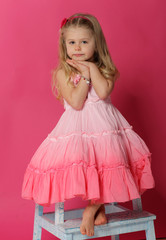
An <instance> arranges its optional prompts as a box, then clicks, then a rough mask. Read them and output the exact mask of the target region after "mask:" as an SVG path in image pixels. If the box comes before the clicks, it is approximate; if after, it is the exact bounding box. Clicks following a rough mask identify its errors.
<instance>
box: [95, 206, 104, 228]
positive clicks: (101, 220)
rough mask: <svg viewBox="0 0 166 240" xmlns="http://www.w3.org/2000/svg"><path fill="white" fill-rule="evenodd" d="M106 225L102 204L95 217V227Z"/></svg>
mask: <svg viewBox="0 0 166 240" xmlns="http://www.w3.org/2000/svg"><path fill="white" fill-rule="evenodd" d="M106 223H107V218H106V215H105V207H104V204H102V205H101V206H100V208H99V209H98V210H97V212H96V215H95V223H94V224H95V225H102V224H106Z"/></svg>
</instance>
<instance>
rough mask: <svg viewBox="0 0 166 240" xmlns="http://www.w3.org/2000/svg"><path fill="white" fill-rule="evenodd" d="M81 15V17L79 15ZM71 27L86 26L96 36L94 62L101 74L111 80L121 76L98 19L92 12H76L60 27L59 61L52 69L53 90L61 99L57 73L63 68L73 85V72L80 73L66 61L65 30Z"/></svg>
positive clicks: (67, 78) (67, 79)
mask: <svg viewBox="0 0 166 240" xmlns="http://www.w3.org/2000/svg"><path fill="white" fill-rule="evenodd" d="M79 16H81V17H82V18H81V17H79ZM69 27H84V28H86V29H89V30H90V31H91V33H92V34H93V36H94V38H95V44H96V50H95V52H94V56H93V62H94V63H95V64H96V66H97V67H98V69H99V70H100V72H101V74H102V75H103V76H104V77H105V78H108V79H110V81H115V80H116V79H117V78H118V77H119V75H120V74H119V71H118V70H117V68H116V67H115V65H114V63H113V61H112V59H111V55H110V53H109V50H108V47H107V43H106V40H105V37H104V34H103V31H102V29H101V26H100V24H99V22H98V20H97V19H96V17H94V16H93V15H91V14H83V13H76V14H74V15H72V16H71V17H69V18H68V19H67V21H66V23H65V24H64V25H63V26H62V27H61V29H60V36H59V63H58V66H57V67H56V68H55V69H53V70H52V82H51V86H52V92H53V94H54V95H55V96H56V97H57V99H59V100H60V99H61V97H62V96H61V92H60V88H59V86H58V82H57V80H56V74H57V71H58V70H59V69H63V70H64V71H65V75H66V81H67V82H68V83H69V84H71V85H72V82H71V81H69V80H70V77H71V75H72V74H73V73H78V70H77V69H75V68H74V67H72V66H70V65H69V64H67V63H66V60H67V58H68V55H67V50H66V44H65V31H66V29H68V28H69Z"/></svg>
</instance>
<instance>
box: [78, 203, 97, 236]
mask: <svg viewBox="0 0 166 240" xmlns="http://www.w3.org/2000/svg"><path fill="white" fill-rule="evenodd" d="M100 206H101V204H91V203H89V204H88V206H87V207H86V208H85V210H84V212H83V214H82V216H83V217H82V223H81V226H80V232H81V233H82V234H83V235H85V234H86V235H88V236H93V235H94V218H95V214H96V212H97V210H98V209H99V207H100Z"/></svg>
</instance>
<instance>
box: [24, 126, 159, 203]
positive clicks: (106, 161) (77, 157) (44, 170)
mask: <svg viewBox="0 0 166 240" xmlns="http://www.w3.org/2000/svg"><path fill="white" fill-rule="evenodd" d="M83 135H84V137H82V135H81V134H80V135H77V134H74V133H73V134H71V135H70V136H69V135H68V136H63V137H61V138H58V139H56V138H53V137H51V136H50V135H48V137H47V138H46V139H45V140H44V141H43V143H42V144H41V145H40V147H39V148H38V150H37V151H36V153H35V154H34V156H33V158H32V160H31V163H30V164H29V166H28V168H27V170H26V173H25V177H24V184H23V192H22V197H23V198H26V199H33V200H34V201H35V202H36V203H38V204H40V205H49V204H52V203H55V202H64V201H65V200H67V199H71V198H74V197H76V196H81V197H82V199H84V200H90V199H91V200H92V202H94V203H109V202H126V201H129V200H132V199H135V198H139V197H140V194H142V193H143V192H144V191H145V190H146V189H148V188H152V187H154V181H153V177H152V173H151V164H150V162H151V154H150V153H149V152H146V149H144V152H143V153H142V152H141V153H140V151H138V149H136V148H135V145H132V143H131V140H130V138H132V139H133V135H134V136H135V132H134V131H133V130H132V129H127V130H121V131H119V132H117V133H116V134H115V133H114V134H110V133H108V132H107V133H102V134H100V135H99V134H98V135H97V134H96V135H91V136H90V135H89V136H86V135H85V134H83ZM120 135H121V138H120ZM94 136H95V137H94ZM96 136H97V137H96ZM122 136H123V137H122ZM137 138H138V139H139V142H140V146H142V139H141V138H140V137H139V136H137ZM99 139H100V141H99ZM120 139H121V140H120ZM124 139H125V141H127V142H128V146H129V148H128V149H126V146H127V145H124ZM138 139H137V141H138ZM101 143H102V144H101ZM112 143H114V144H112ZM73 146H74V147H73ZM140 146H138V147H139V149H140ZM143 146H144V145H143ZM142 150H143V149H142ZM55 153H56V154H55ZM71 156H72V158H70V157H71ZM37 159H41V161H40V162H39V161H38V164H36V163H37ZM129 160H130V161H129Z"/></svg>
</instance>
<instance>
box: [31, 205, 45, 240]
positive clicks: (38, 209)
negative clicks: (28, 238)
mask: <svg viewBox="0 0 166 240" xmlns="http://www.w3.org/2000/svg"><path fill="white" fill-rule="evenodd" d="M42 215H43V207H42V206H40V205H38V204H36V206H35V219H34V229H33V240H41V232H42V228H41V227H40V225H39V221H38V217H39V216H42Z"/></svg>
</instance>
